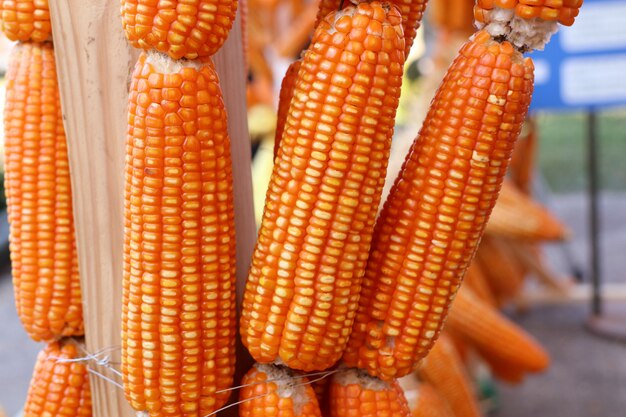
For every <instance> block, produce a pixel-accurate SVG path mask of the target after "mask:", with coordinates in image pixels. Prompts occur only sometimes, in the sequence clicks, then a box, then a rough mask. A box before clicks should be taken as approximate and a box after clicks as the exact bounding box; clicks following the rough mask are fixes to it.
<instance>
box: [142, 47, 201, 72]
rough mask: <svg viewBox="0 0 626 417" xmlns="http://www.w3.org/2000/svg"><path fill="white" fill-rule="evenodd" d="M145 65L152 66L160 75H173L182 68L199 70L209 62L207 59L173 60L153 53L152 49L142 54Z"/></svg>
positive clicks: (156, 52) (163, 54)
mask: <svg viewBox="0 0 626 417" xmlns="http://www.w3.org/2000/svg"><path fill="white" fill-rule="evenodd" d="M144 54H145V63H146V64H150V65H152V66H153V68H154V70H155V71H157V72H159V73H161V74H173V73H176V72H179V71H180V70H182V69H183V68H193V69H195V70H200V69H202V67H204V66H206V64H207V62H208V61H209V60H210V58H209V57H204V58H199V59H174V58H172V57H170V56H169V55H168V54H165V53H163V52H159V51H155V50H154V49H151V50H148V51H145V52H144Z"/></svg>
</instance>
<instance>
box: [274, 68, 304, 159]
mask: <svg viewBox="0 0 626 417" xmlns="http://www.w3.org/2000/svg"><path fill="white" fill-rule="evenodd" d="M301 64H302V61H300V60H297V61H294V62H292V63H291V65H289V68H287V72H286V73H285V77H284V78H283V82H282V84H281V85H280V95H279V98H278V112H277V116H276V137H275V139H274V159H276V156H277V155H278V148H279V147H280V140H281V138H282V137H283V131H284V129H285V123H286V122H287V115H288V114H289V107H290V105H291V99H292V98H293V90H294V88H295V87H296V79H297V77H298V71H300V65H301Z"/></svg>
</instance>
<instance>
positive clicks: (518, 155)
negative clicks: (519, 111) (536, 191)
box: [509, 116, 539, 195]
mask: <svg viewBox="0 0 626 417" xmlns="http://www.w3.org/2000/svg"><path fill="white" fill-rule="evenodd" d="M537 131H538V128H537V122H536V120H535V118H534V117H532V116H531V117H528V118H526V121H525V122H524V125H523V127H522V133H521V134H520V138H519V139H518V141H517V146H516V147H515V150H514V151H513V155H511V167H510V170H509V172H510V174H511V179H512V180H513V183H514V184H515V185H516V186H517V188H518V189H519V190H520V191H521V192H523V193H524V194H527V195H529V194H530V193H531V188H532V184H533V176H534V173H535V170H536V159H537V146H538V145H539V143H538V142H539V141H538V132H537Z"/></svg>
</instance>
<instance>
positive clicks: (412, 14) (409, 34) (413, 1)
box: [315, 0, 428, 56]
mask: <svg viewBox="0 0 626 417" xmlns="http://www.w3.org/2000/svg"><path fill="white" fill-rule="evenodd" d="M389 3H391V4H393V5H394V6H396V7H397V8H398V10H400V14H401V15H402V30H403V33H404V53H405V56H408V55H409V51H410V50H411V46H412V45H413V41H414V40H415V36H416V35H417V30H418V29H419V27H420V25H421V23H422V18H423V17H424V12H425V11H426V5H427V3H428V0H389ZM351 4H352V2H351V1H350V0H320V4H319V10H318V12H317V20H316V23H315V26H316V27H317V26H318V25H319V24H320V22H321V21H322V20H324V19H326V18H327V17H328V18H330V19H331V20H330V23H332V19H333V18H334V16H335V15H332V16H330V13H331V12H334V11H337V10H341V8H342V7H343V8H346V7H349V6H350V5H351Z"/></svg>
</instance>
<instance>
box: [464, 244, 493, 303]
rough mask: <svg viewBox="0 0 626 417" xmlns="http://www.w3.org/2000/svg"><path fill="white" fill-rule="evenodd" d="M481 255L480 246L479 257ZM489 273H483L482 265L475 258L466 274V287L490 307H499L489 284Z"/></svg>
mask: <svg viewBox="0 0 626 417" xmlns="http://www.w3.org/2000/svg"><path fill="white" fill-rule="evenodd" d="M479 253H480V246H479V247H478V252H477V256H478V254H479ZM486 275H487V272H486V271H483V268H482V267H481V264H480V263H479V262H478V259H477V258H475V259H474V261H473V262H472V263H471V264H470V266H469V268H467V273H466V274H465V278H464V280H463V282H464V285H466V286H468V287H469V288H471V289H472V290H473V291H474V292H475V293H476V296H478V297H479V298H480V299H481V300H483V301H484V302H485V303H487V304H489V305H490V306H494V307H495V306H497V305H498V302H497V300H496V297H495V296H494V294H493V291H492V290H491V288H490V287H489V283H488V282H487V277H486Z"/></svg>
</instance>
